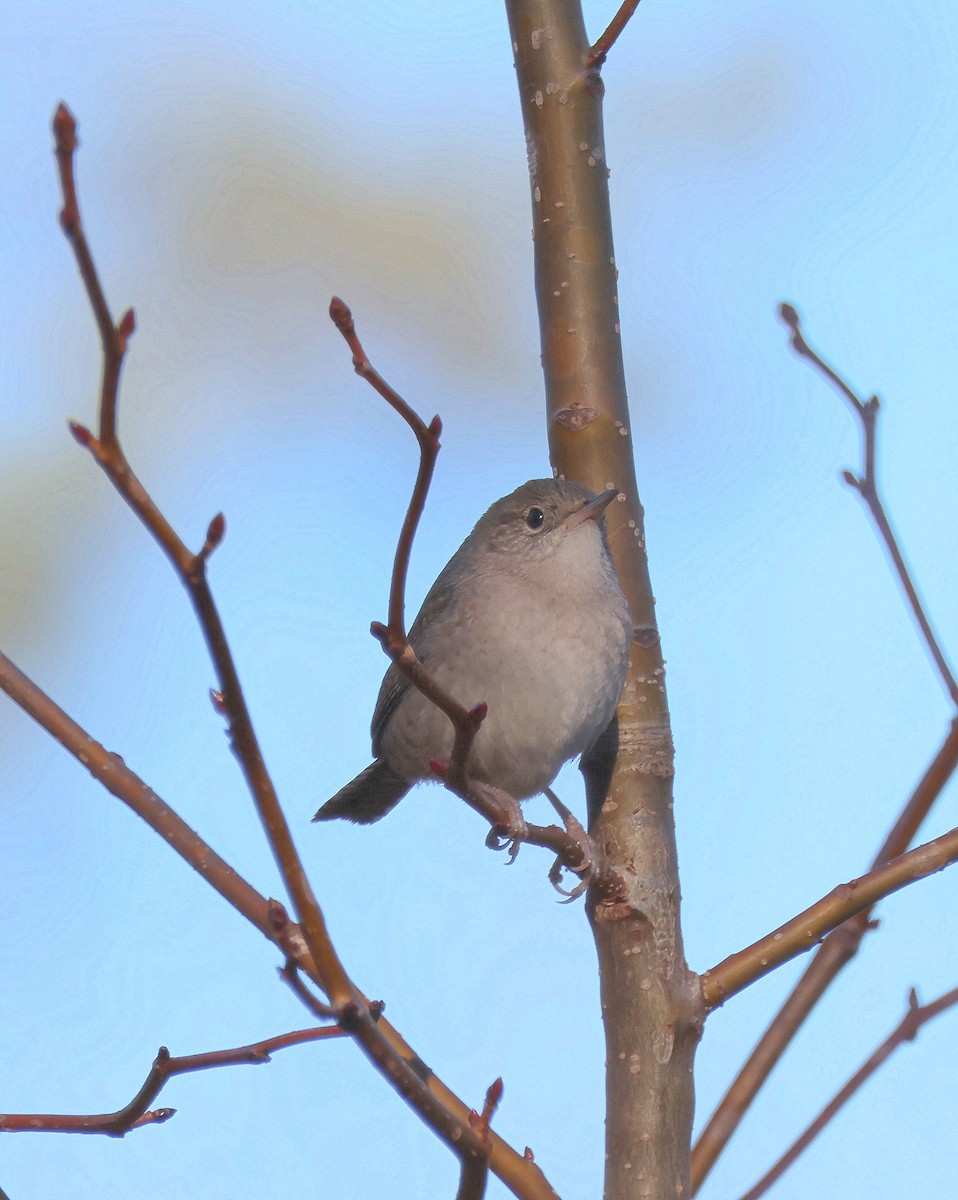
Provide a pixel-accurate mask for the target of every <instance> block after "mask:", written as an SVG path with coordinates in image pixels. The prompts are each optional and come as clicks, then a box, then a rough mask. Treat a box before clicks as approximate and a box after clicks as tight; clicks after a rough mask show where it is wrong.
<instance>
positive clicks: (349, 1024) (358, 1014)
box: [54, 104, 551, 1196]
mask: <svg viewBox="0 0 958 1200" xmlns="http://www.w3.org/2000/svg"><path fill="white" fill-rule="evenodd" d="M54 135H55V139H56V156H57V162H58V166H59V172H60V180H61V187H62V190H63V194H64V215H62V216H61V223H62V224H63V226H64V231H65V232H66V234H67V237H68V239H69V241H70V244H71V246H72V247H73V250H74V253H75V255H76V257H77V263H78V266H79V268H80V274H81V277H82V278H83V280H84V284H85V286H86V287H87V292H88V296H89V297H90V301H91V305H92V307H93V310H94V315H95V317H96V320H97V325H98V327H99V328H100V332H101V341H102V343H103V350H104V380H105V383H104V387H103V389H102V391H101V404H100V436H99V437H94V436H93V434H92V433H90V431H89V430H87V429H85V428H84V427H82V426H79V425H71V429H72V431H73V433H74V436H75V437H76V438H77V440H78V441H79V442H81V444H83V445H84V446H86V447H87V448H88V449H89V450H90V451H91V453H92V454H93V455H94V457H95V458H96V460H97V462H98V463H99V464H100V466H101V467H102V468H103V470H104V472H105V473H106V474H107V476H108V478H109V479H110V481H111V482H112V483H113V485H114V487H116V489H117V491H119V492H120V494H121V496H122V497H123V498H124V500H126V502H127V503H128V504H129V505H130V506H131V507H132V508H133V509H134V511H135V512H136V513H137V515H138V516H139V517H140V519H141V521H143V523H144V524H145V525H146V527H147V529H148V530H149V531H150V533H152V534H153V536H154V537H155V538H156V540H157V541H158V542H159V543H160V545H161V546H162V548H163V549H164V551H165V552H166V553H167V557H168V558H169V559H170V561H171V562H172V564H173V566H174V568H175V570H176V572H177V574H178V576H179V578H180V580H181V582H182V583H183V584H184V586H185V587H186V589H187V591H188V593H189V595H190V598H191V600H192V602H193V607H194V609H195V611H196V614H197V617H198V619H199V623H200V626H201V629H202V631H203V634H204V637H205V639H206V642H207V646H208V648H209V651H210V655H211V658H212V660H213V663H214V667H215V669H216V673H217V677H218V680H219V684H220V688H219V692H218V693H217V695H216V697H215V702H216V703H217V704H218V706H219V707H221V708H222V710H223V711H224V712H225V714H226V715H227V717H228V720H229V727H230V735H231V739H232V746H233V750H234V753H235V754H236V757H237V759H238V761H239V762H240V765H241V768H242V770H243V773H244V775H245V777H246V780H247V783H248V785H249V788H250V792H251V795H252V797H253V800H254V803H255V804H256V807H257V810H258V812H259V815H260V819H261V822H262V824H263V826H264V829H265V832H266V835H267V839H268V841H269V844H270V847H271V849H272V851H273V855H274V858H275V860H276V862H277V865H278V867H279V870H280V873H281V875H282V878H283V880H284V883H285V885H286V887H287V889H288V891H289V895H290V897H291V899H292V901H293V904H294V906H295V909H296V912H297V914H298V916H299V919H300V931H301V934H302V937H303V939H304V941H305V944H306V946H307V947H308V950H309V954H310V957H311V959H312V967H313V972H314V973H315V975H314V977H315V979H316V981H317V982H318V983H319V985H320V986H321V987H322V989H323V991H324V992H325V993H326V994H327V996H328V997H329V1000H330V1003H331V1004H332V1006H333V1008H334V1009H335V1011H336V1014H337V1017H338V1019H339V1022H340V1024H341V1025H342V1027H343V1028H344V1029H345V1030H346V1031H347V1032H349V1033H350V1034H351V1035H352V1036H353V1038H354V1040H355V1041H356V1042H357V1043H358V1044H359V1045H360V1047H361V1048H362V1050H363V1051H364V1053H365V1054H366V1056H367V1057H368V1058H369V1059H370V1061H371V1062H373V1064H374V1065H375V1066H376V1068H377V1069H378V1070H379V1071H380V1073H381V1074H382V1075H383V1076H384V1077H385V1078H386V1079H387V1080H388V1081H389V1083H390V1084H391V1086H392V1087H393V1088H394V1089H395V1090H396V1091H397V1092H398V1093H399V1094H400V1095H401V1096H402V1097H403V1098H404V1099H405V1100H406V1101H407V1103H409V1104H410V1105H411V1106H412V1107H413V1108H414V1109H415V1110H416V1111H417V1112H418V1113H419V1114H420V1116H421V1117H422V1118H423V1120H424V1121H426V1123H427V1124H428V1125H429V1126H430V1127H431V1128H432V1129H433V1131H434V1132H435V1133H436V1134H437V1136H438V1137H440V1138H441V1139H442V1140H443V1141H444V1142H445V1143H446V1144H447V1145H448V1146H449V1147H450V1148H451V1149H452V1150H453V1152H454V1153H455V1154H456V1155H457V1156H458V1157H460V1158H462V1157H463V1156H464V1155H467V1154H474V1153H479V1152H480V1151H481V1143H480V1141H479V1139H477V1138H476V1136H475V1135H474V1134H473V1133H472V1130H471V1129H469V1128H468V1127H464V1126H463V1124H462V1121H461V1120H460V1118H459V1117H458V1116H457V1115H455V1114H454V1113H453V1112H451V1111H449V1110H448V1109H446V1108H445V1107H444V1105H443V1104H442V1103H441V1102H440V1101H439V1100H437V1098H436V1096H435V1094H434V1093H433V1092H432V1091H430V1089H429V1087H428V1086H427V1084H426V1082H425V1081H424V1079H423V1078H422V1075H421V1074H420V1073H419V1072H418V1071H417V1069H416V1067H415V1066H414V1065H413V1062H412V1057H413V1056H410V1058H407V1057H406V1056H404V1055H403V1054H402V1053H400V1052H398V1051H397V1049H396V1047H395V1045H394V1044H393V1042H392V1041H391V1040H390V1039H388V1038H386V1037H385V1036H384V1033H383V1031H382V1030H380V1028H379V1027H378V1024H377V1022H376V1021H375V1020H374V1019H373V1017H372V1015H371V1014H370V1012H369V1007H368V1004H367V1002H366V1001H365V998H364V997H363V996H362V993H361V992H360V991H359V989H358V988H357V987H356V986H355V984H354V983H353V982H352V980H351V979H350V978H349V976H348V974H347V973H346V970H345V968H344V966H343V965H342V963H341V962H340V960H339V957H338V955H337V953H336V951H335V948H334V946H333V944H332V940H331V939H330V936H329V933H328V930H327V928H326V924H325V920H324V918H323V914H322V910H321V909H320V906H319V903H318V901H317V899H316V897H315V895H314V893H313V890H312V886H311V885H310V882H309V880H308V878H307V876H306V873H305V871H304V869H303V866H302V863H301V861H300V859H299V855H298V853H297V851H296V848H295V844H294V842H293V839H292V835H291V833H290V830H289V826H288V823H287V821H286V818H285V815H284V813H283V811H282V809H281V807H280V804H279V799H278V797H277V795H276V791H275V788H274V786H273V783H272V780H271V778H270V776H269V773H268V771H267V769H266V764H265V761H264V759H263V756H262V752H261V750H260V747H259V743H258V740H257V738H256V734H255V731H254V729H253V724H252V720H251V717H250V714H249V710H248V708H247V705H246V700H245V696H244V695H243V691H242V687H241V685H240V682H239V676H238V673H237V671H236V667H235V664H234V662H233V658H232V654H231V652H230V649H229V645H228V642H227V640H226V635H225V631H224V629H223V625H222V622H221V620H220V616H219V613H218V611H217V608H216V605H215V602H214V600H213V596H212V592H211V591H210V588H209V585H208V583H207V580H206V564H207V560H208V558H209V554H210V552H211V550H212V549H213V547H214V546H215V545H216V544H217V543H218V542H219V540H220V538H221V537H222V534H223V531H224V529H225V522H224V521H223V518H222V515H219V516H217V517H215V518H214V519H213V521H212V522H211V523H210V527H209V530H208V532H207V538H206V542H205V544H204V546H203V548H202V549H201V550H200V552H199V553H198V554H191V553H190V552H189V551H188V550H187V548H186V546H185V545H184V543H183V542H182V541H181V540H180V539H179V537H178V536H177V535H176V534H175V532H174V531H173V530H172V527H171V526H170V525H169V523H168V522H167V521H166V520H165V518H164V517H163V516H162V514H161V513H160V511H159V509H158V508H157V506H156V505H155V504H154V503H153V501H152V499H151V498H150V497H149V495H148V494H147V492H146V490H145V488H143V486H142V484H140V483H139V481H138V480H137V479H136V477H135V475H134V474H133V472H132V471H131V470H130V467H129V464H128V463H127V461H126V458H125V456H124V455H123V452H122V450H121V449H120V446H119V443H118V441H117V437H116V381H117V380H118V376H119V366H118V363H119V361H122V350H123V349H124V348H125V345H124V346H123V347H120V348H118V347H117V345H115V344H114V341H115V339H116V338H120V337H121V336H122V335H123V334H124V329H126V330H127V333H129V332H132V328H133V321H132V315H131V314H128V317H126V318H124V320H123V321H121V323H120V325H119V326H117V327H115V329H114V326H113V321H112V317H111V316H110V312H109V308H108V306H107V304H106V300H105V298H104V296H103V291H102V288H101V287H100V285H99V281H98V278H97V275H96V271H95V268H94V265H93V260H92V256H91V255H90V252H89V249H88V247H87V244H86V239H85V236H84V234H83V230H82V224H81V221H80V213H79V206H78V203H77V196H76V187H75V180H74V170H73V155H74V151H75V149H76V123H75V121H74V119H73V117H72V115H71V114H70V112H69V111H68V110H67V108H66V106H65V105H63V104H61V105H60V106H59V108H58V109H57V113H56V116H55V118H54ZM107 327H109V329H110V330H113V333H112V334H110V335H109V337H108V336H107V334H106V333H105V330H106V329H107ZM115 364H116V366H115V369H114V365H115ZM108 384H109V386H108ZM101 749H102V748H101ZM104 753H105V752H104ZM417 1061H418V1060H417ZM450 1096H451V1093H450ZM516 1159H518V1156H516ZM518 1164H522V1168H521V1169H520V1170H519V1171H518V1174H519V1176H520V1178H521V1180H522V1185H523V1186H524V1187H525V1188H526V1192H525V1193H522V1194H528V1195H530V1196H531V1195H542V1196H547V1195H551V1188H549V1187H548V1184H546V1183H545V1180H544V1178H543V1177H542V1175H541V1173H540V1172H535V1173H531V1172H529V1171H528V1170H527V1169H525V1166H526V1164H525V1163H524V1160H518ZM518 1164H516V1163H513V1164H510V1165H511V1166H513V1167H515V1166H517V1165H518Z"/></svg>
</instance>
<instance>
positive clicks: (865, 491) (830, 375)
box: [779, 304, 958, 705]
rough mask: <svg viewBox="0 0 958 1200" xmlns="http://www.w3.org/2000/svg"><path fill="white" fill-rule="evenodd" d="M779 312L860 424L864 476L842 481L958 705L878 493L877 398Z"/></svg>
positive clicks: (789, 309) (785, 307)
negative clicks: (858, 388)
mask: <svg viewBox="0 0 958 1200" xmlns="http://www.w3.org/2000/svg"><path fill="white" fill-rule="evenodd" d="M779 313H780V315H781V318H782V320H783V321H784V322H785V324H786V325H787V326H788V327H789V329H791V331H792V336H791V339H790V341H791V345H792V348H793V349H794V350H795V351H796V353H798V354H800V355H801V356H802V357H803V358H805V359H807V360H808V361H809V362H810V363H811V364H812V366H813V367H815V369H816V370H818V371H819V372H821V374H822V375H824V376H825V378H826V379H827V380H828V381H829V383H831V384H832V386H833V387H835V388H836V389H837V390H838V391H839V392H841V394H842V395H843V396H844V397H845V399H846V400H847V401H848V403H849V405H850V406H851V408H852V410H853V412H854V413H855V414H856V416H857V417H858V420H859V422H860V423H861V427H862V436H863V441H864V450H863V458H864V463H863V467H862V473H861V474H860V475H855V474H854V473H853V472H851V471H845V472H844V474H843V478H844V480H845V482H846V483H847V484H848V485H849V487H853V488H854V489H855V491H857V492H858V493H859V495H860V496H861V498H862V499H863V500H864V501H865V504H866V505H867V506H868V511H869V512H870V513H871V515H872V520H873V521H874V522H875V525H876V527H877V529H878V533H879V536H880V537H881V539H882V541H883V542H884V543H885V548H886V550H887V551H888V555H889V557H890V558H891V561H892V565H893V566H894V568H895V573H896V574H897V575H898V579H899V582H900V583H901V586H902V589H903V591H904V593H905V597H906V599H907V601H908V605H909V607H910V608H911V611H912V613H913V614H914V617H915V620H916V621H917V622H918V628H919V629H920V630H921V635H922V637H923V639H924V641H925V645H926V646H927V648H928V653H929V654H930V655H931V658H932V661H933V662H934V664H935V667H936V668H937V670H938V674H939V675H940V676H941V681H942V683H943V684H944V686H945V690H946V691H947V692H948V695H949V697H950V698H951V702H952V704H954V705H958V681H956V680H955V675H954V672H953V671H952V669H951V667H950V666H949V665H948V662H947V660H946V658H945V655H944V652H943V651H942V649H941V645H940V643H939V641H938V638H937V637H936V635H935V632H934V630H933V629H932V627H931V622H930V621H929V620H928V617H927V615H926V613H925V609H924V606H923V605H922V602H921V599H920V597H919V595H918V591H917V589H916V588H915V584H914V582H913V581H912V578H911V574H910V573H909V570H908V567H907V566H906V564H905V559H904V556H903V555H902V552H901V548H900V546H899V544H898V539H897V538H896V536H895V532H894V530H893V529H892V527H891V522H890V521H889V520H888V515H887V513H886V512H885V506H884V503H883V502H882V499H881V496H880V495H879V492H878V479H877V475H876V470H875V455H876V439H877V433H878V414H879V411H880V405H879V402H878V397H877V396H870V397H869V398H868V399H867V400H862V399H861V397H860V396H857V395H856V394H855V392H854V391H853V390H852V388H851V387H849V385H848V384H847V383H846V382H845V380H844V379H842V377H841V376H840V375H839V374H838V372H837V371H836V370H835V369H834V367H831V366H829V365H828V363H826V362H825V360H824V359H823V358H822V357H821V355H820V354H818V352H817V351H815V350H813V349H812V347H811V346H810V345H809V344H808V342H807V341H806V340H805V336H804V334H803V333H802V327H801V318H800V317H799V315H798V313H797V311H796V310H795V308H794V307H793V306H792V305H791V304H782V305H781V306H780V308H779Z"/></svg>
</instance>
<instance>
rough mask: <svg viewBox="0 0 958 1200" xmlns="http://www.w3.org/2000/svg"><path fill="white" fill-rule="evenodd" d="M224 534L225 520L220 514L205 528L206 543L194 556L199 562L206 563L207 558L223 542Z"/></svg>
mask: <svg viewBox="0 0 958 1200" xmlns="http://www.w3.org/2000/svg"><path fill="white" fill-rule="evenodd" d="M224 533H226V518H225V517H224V516H223V514H222V513H217V514H216V516H215V517H214V518H213V520H212V521H210V523H209V526H208V527H207V530H206V541H205V542H204V543H203V548H202V549H201V550H200V552H199V554H198V555H197V556H196V557H197V558H198V559H199V561H200V562H206V560H207V559H208V558H209V556H210V555H211V554H212V553H213V551H214V550H215V549H216V547H217V546H218V545H219V544H220V542H221V541H222V540H223V534H224Z"/></svg>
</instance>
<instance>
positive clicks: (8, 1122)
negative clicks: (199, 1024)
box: [0, 1025, 345, 1137]
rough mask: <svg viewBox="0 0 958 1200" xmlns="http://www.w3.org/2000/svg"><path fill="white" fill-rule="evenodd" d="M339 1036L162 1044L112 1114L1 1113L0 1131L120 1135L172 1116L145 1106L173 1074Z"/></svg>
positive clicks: (331, 1031)
mask: <svg viewBox="0 0 958 1200" xmlns="http://www.w3.org/2000/svg"><path fill="white" fill-rule="evenodd" d="M344 1035H345V1031H344V1030H342V1029H340V1028H339V1027H338V1026H335V1025H333V1026H326V1027H325V1028H322V1029H297V1030H294V1031H293V1032H291V1033H281V1034H278V1035H277V1036H276V1037H271V1038H266V1039H265V1040H263V1041H261V1042H254V1043H253V1044H252V1045H249V1046H238V1047H236V1048H235V1049H232V1050H208V1051H206V1052H205V1053H203V1054H189V1055H186V1056H184V1057H182V1058H172V1057H171V1056H170V1052H169V1050H167V1048H166V1047H165V1046H161V1047H160V1049H159V1051H158V1053H157V1056H156V1058H155V1059H154V1060H153V1065H152V1067H150V1071H149V1074H148V1075H147V1077H146V1079H145V1080H144V1083H143V1086H142V1087H141V1088H140V1090H139V1091H138V1092H137V1094H136V1095H135V1096H134V1097H133V1099H132V1100H131V1101H130V1102H129V1104H127V1105H125V1106H124V1107H123V1108H120V1109H118V1110H117V1111H116V1112H113V1113H102V1114H100V1115H97V1116H67V1115H57V1114H54V1113H0V1133H105V1134H108V1135H109V1136H110V1137H123V1136H124V1135H125V1134H127V1133H129V1132H130V1130H131V1129H141V1128H142V1127H143V1126H144V1125H156V1124H159V1123H160V1122H162V1121H168V1120H169V1119H170V1117H172V1116H174V1115H175V1113H176V1109H175V1108H159V1109H153V1110H152V1111H151V1110H150V1109H149V1108H148V1105H150V1104H152V1103H153V1101H154V1100H155V1099H156V1097H157V1096H158V1095H159V1094H160V1092H161V1091H162V1090H163V1088H164V1086H165V1085H166V1083H167V1081H168V1080H170V1079H172V1078H173V1076H174V1075H185V1074H187V1073H188V1072H190V1071H208V1070H210V1069H211V1068H213V1067H234V1066H241V1065H246V1064H253V1065H256V1064H258V1063H267V1062H269V1061H270V1055H271V1054H273V1053H274V1052H275V1051H276V1050H285V1049H286V1048H287V1047H288V1046H299V1045H302V1044H303V1043H304V1042H317V1041H320V1040H322V1039H325V1038H336V1037H343V1036H344Z"/></svg>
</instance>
